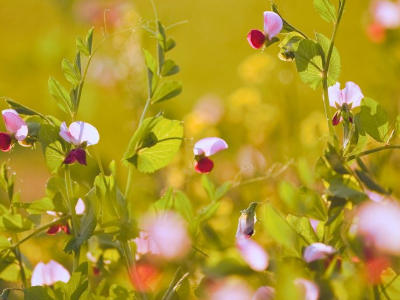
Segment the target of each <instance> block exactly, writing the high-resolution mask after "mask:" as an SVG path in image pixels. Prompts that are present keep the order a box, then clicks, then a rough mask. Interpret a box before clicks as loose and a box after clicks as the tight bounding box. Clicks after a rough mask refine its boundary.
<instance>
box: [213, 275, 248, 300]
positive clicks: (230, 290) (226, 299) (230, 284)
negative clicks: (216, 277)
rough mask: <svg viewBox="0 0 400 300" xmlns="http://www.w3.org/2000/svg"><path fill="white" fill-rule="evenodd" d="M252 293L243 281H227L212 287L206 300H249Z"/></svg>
mask: <svg viewBox="0 0 400 300" xmlns="http://www.w3.org/2000/svg"><path fill="white" fill-rule="evenodd" d="M251 297H252V291H251V289H250V288H249V287H248V285H247V284H245V283H244V282H243V280H240V281H239V280H229V281H225V282H222V283H219V284H216V285H215V286H213V287H212V289H211V292H210V297H209V298H207V299H208V300H250V299H251Z"/></svg>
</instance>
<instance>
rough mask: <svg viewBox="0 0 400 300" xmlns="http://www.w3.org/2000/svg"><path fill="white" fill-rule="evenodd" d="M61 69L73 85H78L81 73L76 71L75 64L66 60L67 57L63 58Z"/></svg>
mask: <svg viewBox="0 0 400 300" xmlns="http://www.w3.org/2000/svg"><path fill="white" fill-rule="evenodd" d="M62 70H63V73H64V76H65V78H66V79H67V80H68V81H69V82H70V83H72V84H73V85H78V84H79V83H80V81H81V75H80V73H79V72H77V70H76V68H75V66H74V65H73V64H71V62H69V61H68V59H65V58H64V59H63V61H62Z"/></svg>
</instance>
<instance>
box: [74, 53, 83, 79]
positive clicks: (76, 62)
mask: <svg viewBox="0 0 400 300" xmlns="http://www.w3.org/2000/svg"><path fill="white" fill-rule="evenodd" d="M74 68H75V71H76V73H77V74H78V75H79V76H81V75H82V65H81V53H80V52H79V51H76V53H75V58H74Z"/></svg>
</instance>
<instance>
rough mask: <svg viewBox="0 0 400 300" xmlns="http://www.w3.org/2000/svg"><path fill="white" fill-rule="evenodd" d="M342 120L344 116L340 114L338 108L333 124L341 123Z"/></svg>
mask: <svg viewBox="0 0 400 300" xmlns="http://www.w3.org/2000/svg"><path fill="white" fill-rule="evenodd" d="M342 121H343V118H342V116H340V111H339V110H338V111H337V112H336V113H335V114H334V115H333V118H332V124H333V126H337V125H339V124H340V122H342Z"/></svg>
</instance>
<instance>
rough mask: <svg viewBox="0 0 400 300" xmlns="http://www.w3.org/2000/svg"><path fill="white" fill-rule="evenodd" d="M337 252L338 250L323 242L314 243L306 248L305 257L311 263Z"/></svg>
mask: <svg viewBox="0 0 400 300" xmlns="http://www.w3.org/2000/svg"><path fill="white" fill-rule="evenodd" d="M335 252H336V250H335V248H333V247H332V246H328V245H325V244H323V243H314V244H311V245H310V246H308V247H307V248H306V250H305V251H304V254H303V257H304V260H305V261H306V262H308V263H310V262H312V261H315V260H320V259H325V258H327V257H328V256H330V255H332V254H334V253H335Z"/></svg>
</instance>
